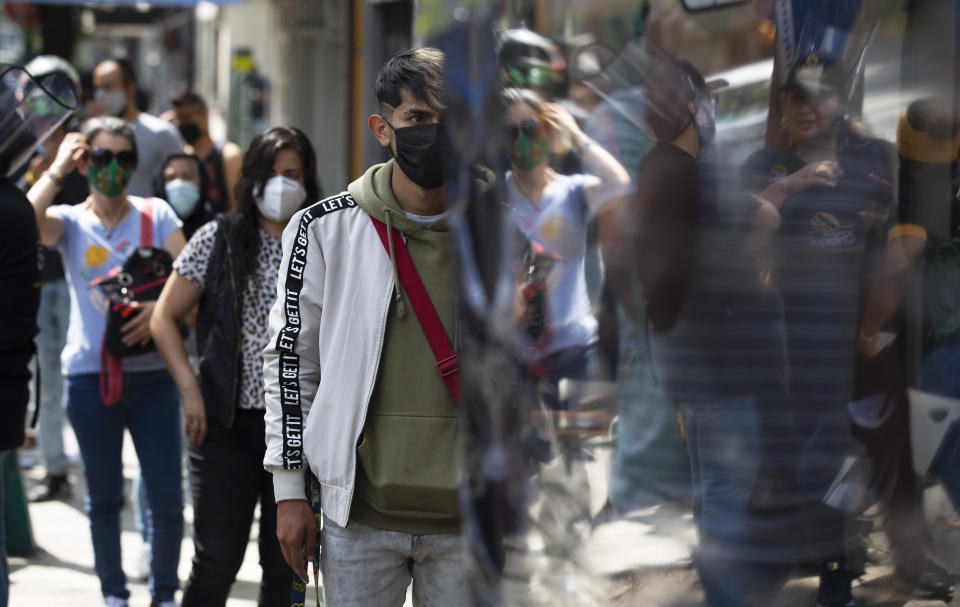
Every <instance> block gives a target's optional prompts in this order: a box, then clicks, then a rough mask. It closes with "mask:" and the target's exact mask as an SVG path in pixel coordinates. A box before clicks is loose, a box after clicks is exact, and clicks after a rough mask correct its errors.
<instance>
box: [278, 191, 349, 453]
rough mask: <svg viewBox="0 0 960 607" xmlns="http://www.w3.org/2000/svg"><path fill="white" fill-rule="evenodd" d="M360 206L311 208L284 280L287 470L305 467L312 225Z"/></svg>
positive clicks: (339, 199)
mask: <svg viewBox="0 0 960 607" xmlns="http://www.w3.org/2000/svg"><path fill="white" fill-rule="evenodd" d="M355 206H357V203H356V202H355V201H354V200H353V198H352V197H351V196H350V195H349V194H340V195H339V196H332V197H330V198H326V199H324V200H321V201H320V202H318V203H316V204H314V205H312V206H310V207H309V208H307V210H306V211H304V213H303V215H301V216H300V221H299V223H298V225H297V237H296V239H295V240H294V242H293V249H292V250H291V252H290V259H289V261H288V262H287V267H286V270H285V279H284V296H283V297H284V306H283V309H284V314H285V315H286V322H285V323H284V325H283V328H282V329H281V330H280V333H279V334H278V335H277V343H276V348H277V350H278V351H279V352H280V406H281V409H282V412H283V467H284V469H285V470H296V469H299V468H302V467H303V411H302V410H301V409H300V357H299V356H297V354H296V348H297V337H298V336H299V334H300V327H301V318H300V291H301V290H302V289H303V277H304V274H305V273H306V269H307V247H308V245H309V242H310V239H309V229H310V224H311V223H312V222H313V220H315V219H319V218H320V217H323V216H324V215H327V214H329V213H332V212H334V211H339V210H342V209H347V208H351V207H355Z"/></svg>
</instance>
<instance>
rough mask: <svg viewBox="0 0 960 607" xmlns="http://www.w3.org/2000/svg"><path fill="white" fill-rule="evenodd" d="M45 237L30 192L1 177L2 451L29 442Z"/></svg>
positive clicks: (0, 346) (0, 368)
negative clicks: (39, 248)
mask: <svg viewBox="0 0 960 607" xmlns="http://www.w3.org/2000/svg"><path fill="white" fill-rule="evenodd" d="M39 240H40V238H39V235H38V232H37V220H36V217H35V215H34V212H33V207H32V206H31V205H30V202H29V201H28V200H27V197H26V196H24V194H23V192H21V191H20V190H18V189H17V188H16V187H15V186H14V185H13V183H11V182H10V181H9V180H7V179H0V293H2V294H3V296H2V297H0V322H2V323H3V324H2V329H0V451H3V450H6V449H14V448H16V447H19V446H20V445H21V444H23V438H24V436H23V434H24V432H23V431H24V419H25V417H26V412H27V402H28V401H29V400H30V389H29V383H30V370H29V367H28V365H29V364H30V359H31V358H32V357H33V353H34V351H35V348H34V343H33V338H34V336H35V335H36V334H37V308H38V307H39V306H40V268H39V266H38V264H37V242H38V241H39Z"/></svg>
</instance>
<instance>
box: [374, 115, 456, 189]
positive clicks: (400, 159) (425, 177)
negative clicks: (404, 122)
mask: <svg viewBox="0 0 960 607" xmlns="http://www.w3.org/2000/svg"><path fill="white" fill-rule="evenodd" d="M383 120H384V122H386V123H387V126H389V127H390V128H391V129H393V133H394V135H396V140H397V151H396V153H395V154H394V158H396V160H397V166H399V167H400V170H401V171H403V174H404V175H406V176H407V177H409V178H410V181H412V182H413V183H415V184H417V185H418V186H420V187H421V188H424V189H426V190H432V189H434V188H439V187H440V186H442V185H443V184H445V183H446V182H447V179H448V178H449V175H448V174H447V170H446V166H447V163H448V162H449V161H450V155H451V152H452V150H451V149H450V141H449V139H448V138H447V133H446V129H444V127H443V124H442V123H435V124H418V125H415V126H405V127H401V128H399V129H398V128H395V127H394V126H393V125H392V124H390V122H388V121H387V119H386V118H384V119H383Z"/></svg>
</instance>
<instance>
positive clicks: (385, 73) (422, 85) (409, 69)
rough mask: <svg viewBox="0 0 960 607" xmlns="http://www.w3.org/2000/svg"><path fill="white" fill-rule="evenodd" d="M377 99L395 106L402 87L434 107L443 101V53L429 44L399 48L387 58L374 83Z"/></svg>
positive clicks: (381, 103)
mask: <svg viewBox="0 0 960 607" xmlns="http://www.w3.org/2000/svg"><path fill="white" fill-rule="evenodd" d="M374 88H375V91H376V95H377V102H378V103H379V104H380V105H381V106H382V105H388V106H390V107H397V106H398V105H400V103H401V101H402V98H403V97H402V94H403V89H407V90H408V91H410V94H411V95H413V96H414V97H416V98H417V99H419V100H421V101H423V102H425V103H426V104H427V105H429V106H430V107H431V108H433V109H435V110H442V109H443V107H444V103H443V52H441V51H439V50H437V49H435V48H430V47H423V48H415V49H409V50H406V51H401V52H399V53H397V54H396V55H394V56H393V57H391V58H390V59H388V60H387V62H386V63H384V64H383V67H382V68H380V73H379V74H377V82H376V85H375V86H374Z"/></svg>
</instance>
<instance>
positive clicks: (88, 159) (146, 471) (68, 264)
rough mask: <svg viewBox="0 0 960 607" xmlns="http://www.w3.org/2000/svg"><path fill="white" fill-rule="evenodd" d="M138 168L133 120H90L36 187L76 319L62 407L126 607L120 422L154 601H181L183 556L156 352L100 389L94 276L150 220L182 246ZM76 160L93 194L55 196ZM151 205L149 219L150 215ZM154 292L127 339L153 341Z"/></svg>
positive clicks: (103, 582)
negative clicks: (143, 499) (117, 383)
mask: <svg viewBox="0 0 960 607" xmlns="http://www.w3.org/2000/svg"><path fill="white" fill-rule="evenodd" d="M136 166H137V146H136V140H135V139H134V134H133V130H132V129H131V128H130V126H128V125H127V124H126V123H125V122H123V121H122V120H120V119H118V118H112V117H101V118H94V119H91V120H89V121H87V122H86V123H85V124H84V125H83V129H82V134H81V133H70V134H68V135H67V136H66V137H65V138H64V140H63V142H62V143H61V144H60V149H59V150H58V152H57V157H56V159H55V160H54V162H53V164H52V165H51V167H50V169H49V170H48V171H47V172H46V173H44V177H43V178H42V179H40V180H38V181H37V183H36V184H34V186H33V187H32V188H31V189H30V191H29V192H28V194H27V197H28V198H29V199H30V202H31V203H32V204H33V206H34V209H35V211H36V215H37V224H38V227H39V229H40V238H41V241H42V242H43V244H46V245H51V246H56V247H57V248H58V249H59V251H60V255H61V257H62V258H63V265H64V269H65V274H66V279H67V284H68V286H69V289H70V323H69V328H68V330H67V345H66V347H65V348H64V351H63V355H62V357H61V364H62V373H63V376H64V378H65V380H66V390H65V391H66V394H67V400H66V402H67V413H68V415H69V416H70V422H71V424H72V425H73V429H74V432H75V433H76V436H77V442H78V443H79V446H80V455H81V457H82V458H83V464H84V474H85V475H86V481H87V493H88V495H87V513H88V515H89V517H90V531H91V535H92V538H93V549H94V559H95V566H96V571H97V575H98V576H99V578H100V587H101V591H102V593H103V596H104V599H105V601H106V604H107V605H108V606H109V607H123V606H125V605H126V604H127V599H128V597H129V596H130V592H129V591H128V590H127V587H126V576H125V575H124V573H123V568H122V566H121V557H120V511H121V509H122V508H123V502H124V496H123V486H124V483H123V459H122V456H121V451H122V448H123V433H124V430H129V432H130V435H131V437H132V438H133V444H134V447H135V448H136V450H137V457H138V458H139V460H140V467H141V471H142V475H143V480H144V482H145V484H146V489H147V495H148V498H149V501H150V505H151V510H152V517H153V532H154V536H153V537H154V539H153V543H152V551H153V554H152V566H151V570H152V573H153V576H152V578H151V580H150V591H151V594H152V597H153V601H152V605H155V606H163V607H168V606H170V605H175V603H174V593H175V592H176V591H177V587H178V580H177V563H178V561H179V559H180V540H181V537H182V535H183V497H182V492H181V486H180V484H181V467H180V434H179V417H180V415H179V396H178V394H177V389H176V385H175V384H174V383H173V380H172V379H171V377H170V374H169V373H168V372H167V370H166V368H165V367H164V365H163V361H161V360H160V357H159V356H158V355H157V353H156V352H149V353H147V354H140V355H137V356H131V357H127V358H124V359H123V361H122V366H123V374H122V393H121V394H120V398H119V400H118V401H116V402H111V403H110V404H108V403H106V402H104V397H103V396H102V394H101V364H102V363H101V349H102V348H103V341H104V332H105V330H106V326H107V308H108V302H107V300H106V298H105V297H104V295H103V293H102V292H101V290H100V289H99V288H97V287H95V286H91V282H93V281H95V280H96V279H98V278H102V277H105V276H106V275H107V274H108V273H109V272H110V271H111V270H112V269H114V268H116V267H118V266H121V265H122V264H123V263H124V261H126V260H127V258H128V257H129V256H130V255H131V254H132V253H133V252H134V251H135V250H136V249H137V247H138V246H140V244H141V230H143V229H146V228H145V226H146V225H150V229H151V230H152V235H151V238H152V241H153V242H155V243H160V246H162V247H163V249H165V250H166V251H167V252H168V253H170V255H171V256H173V257H176V255H177V254H178V253H179V252H180V249H182V248H183V245H184V238H183V233H182V232H181V231H180V220H179V219H177V216H176V214H175V213H174V212H173V210H172V209H171V208H170V207H169V206H168V205H167V203H166V202H164V201H163V200H160V199H149V200H144V199H143V198H139V197H136V196H128V195H127V194H126V186H127V183H128V181H129V178H130V175H131V174H132V172H133V170H134V169H135V168H136ZM74 167H76V168H77V169H79V171H80V172H81V173H82V174H84V175H86V176H87V180H88V181H89V183H90V195H89V196H88V197H87V199H86V200H85V201H83V202H81V203H80V204H77V205H73V206H68V205H56V206H52V207H51V206H50V204H51V202H52V201H53V197H54V196H55V195H56V193H57V191H58V190H59V189H60V186H61V185H62V183H63V176H64V175H67V174H69V173H70V172H71V171H72V170H73V169H74ZM144 213H146V214H148V216H150V218H151V222H150V223H149V224H145V223H144V222H143V215H144ZM154 304H155V302H152V301H148V302H143V303H134V304H133V306H134V307H135V308H136V309H138V311H137V312H136V313H135V314H133V315H132V316H131V317H130V318H131V319H130V320H129V321H128V322H127V323H126V324H125V325H124V326H123V327H122V329H121V332H122V334H123V342H124V343H125V344H127V345H135V344H138V343H144V344H145V343H147V342H148V341H149V340H150V317H151V315H152V313H153V308H154Z"/></svg>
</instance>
